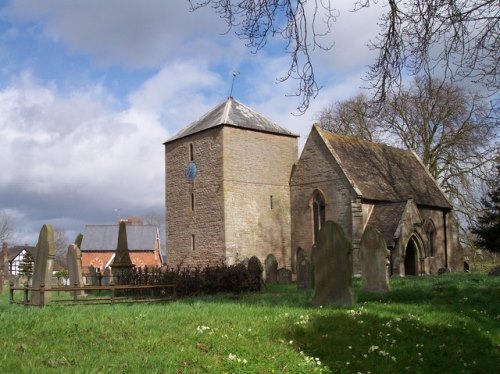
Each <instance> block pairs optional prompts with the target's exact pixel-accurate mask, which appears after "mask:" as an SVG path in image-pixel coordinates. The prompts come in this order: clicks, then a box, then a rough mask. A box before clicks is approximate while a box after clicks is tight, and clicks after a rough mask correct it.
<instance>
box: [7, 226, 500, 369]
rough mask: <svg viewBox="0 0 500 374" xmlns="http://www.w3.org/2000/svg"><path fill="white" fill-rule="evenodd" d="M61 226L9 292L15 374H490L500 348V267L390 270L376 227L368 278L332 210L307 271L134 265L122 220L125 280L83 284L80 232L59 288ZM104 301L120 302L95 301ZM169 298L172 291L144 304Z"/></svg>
mask: <svg viewBox="0 0 500 374" xmlns="http://www.w3.org/2000/svg"><path fill="white" fill-rule="evenodd" d="M124 227H125V226H124ZM51 230H52V229H51V227H50V226H49V225H44V226H43V227H42V229H41V232H40V238H39V242H38V244H37V248H38V251H37V256H36V261H35V264H34V273H33V280H32V284H31V286H29V287H11V290H10V292H3V293H2V295H1V296H0V318H1V320H2V330H1V332H0V343H1V344H2V351H3V352H4V354H3V355H2V356H1V357H0V368H1V369H2V372H18V371H21V372H32V371H36V372H53V371H54V370H56V371H61V372H65V371H70V370H71V371H76V372H92V371H94V372H96V371H97V372H104V371H118V372H136V371H144V370H146V371H152V372H178V373H187V372H261V373H271V372H290V373H312V372H319V373H321V372H323V373H330V372H332V373H335V372H345V373H350V372H353V373H357V372H394V373H396V372H398V373H399V372H424V371H429V372H454V373H455V372H456V373H460V372H464V373H468V372H485V373H486V372H492V371H491V370H492V368H494V367H495V366H496V365H497V364H498V362H499V359H500V353H499V351H498V347H499V344H500V328H499V326H500V322H499V316H500V277H498V276H490V275H487V274H486V273H443V274H442V275H435V276H427V277H418V276H413V277H411V276H408V277H390V278H389V277H388V266H389V265H388V261H387V253H386V252H385V251H386V247H385V243H384V240H383V238H382V236H381V234H380V232H378V230H376V229H374V228H367V230H366V231H365V233H364V235H363V238H362V240H361V243H360V248H361V259H362V266H361V268H362V273H361V276H354V275H353V274H354V273H353V262H352V244H351V243H350V242H349V240H348V239H347V238H346V237H345V235H344V234H343V232H342V228H341V227H340V226H339V225H337V224H336V223H335V222H331V221H327V222H326V224H325V225H324V226H323V228H322V230H321V231H320V236H319V241H318V243H317V248H316V249H315V254H316V255H315V256H314V258H313V259H312V261H311V259H309V258H308V257H307V256H305V255H304V256H301V258H300V261H299V263H298V266H297V269H296V273H293V272H292V271H290V270H289V269H285V268H280V269H278V266H277V262H276V261H275V259H274V258H273V256H272V255H270V256H268V258H267V259H266V261H265V263H264V264H261V263H260V261H259V259H258V258H257V257H252V258H250V259H248V261H244V262H242V263H240V264H236V265H231V266H228V265H223V264H221V265H220V266H219V267H207V268H185V269H177V271H173V270H171V271H169V270H168V269H163V270H160V269H156V270H154V271H153V270H151V271H148V270H146V269H133V267H131V266H130V261H129V259H127V255H126V243H124V239H123V230H121V233H122V234H121V235H122V238H121V239H120V238H119V239H118V243H119V244H118V248H117V256H116V258H117V261H116V263H114V266H113V270H112V271H113V274H114V275H115V276H113V277H112V281H111V282H106V283H107V284H106V285H103V280H104V278H105V277H104V276H103V275H100V272H97V271H96V272H95V276H94V278H93V279H94V280H93V281H92V283H94V284H96V285H83V283H84V282H83V279H82V271H81V254H80V252H79V250H78V246H77V245H76V244H72V245H70V246H69V248H68V270H69V277H70V279H71V284H70V285H68V286H66V287H59V286H52V287H51V286H49V287H46V285H51V279H50V276H49V274H50V273H51V272H50V267H51V266H52V260H53V243H52V242H51ZM367 258H369V261H370V262H373V264H374V265H373V266H371V267H369V268H366V267H364V266H363V261H365V260H366V259H367ZM40 263H42V264H43V266H40ZM155 272H156V273H155ZM99 275H100V276H99ZM160 275H162V276H163V277H164V278H165V279H164V280H163V281H161V280H160V278H161V277H160ZM141 280H142V281H141ZM148 280H149V284H148ZM167 289H168V290H170V291H172V292H171V293H169V292H165V294H164V295H163V296H162V297H159V295H158V293H155V292H156V291H159V290H164V291H166V290H167ZM68 290H69V291H68ZM14 292H17V293H19V294H20V295H21V297H20V299H17V300H18V301H20V302H19V303H17V302H16V301H15V300H12V298H13V296H12V295H13V293H14ZM58 293H61V294H65V293H67V294H69V297H66V298H65V297H62V296H60V295H58ZM98 293H100V294H98ZM160 293H161V292H160ZM167 293H168V295H166V294H167ZM104 299H107V301H105V302H104V303H109V304H112V305H113V307H110V306H108V305H95V304H101V302H102V300H104ZM158 300H162V301H167V302H166V303H146V304H145V303H143V301H158ZM12 301H14V302H12ZM20 304H21V305H20ZM23 304H24V305H23ZM68 304H72V305H73V306H72V307H69V306H67V305H68ZM92 304H94V305H92ZM28 305H36V306H45V307H43V308H26V306H28ZM96 342H98V343H97V344H95V343H96ZM81 347H86V348H85V353H84V354H82V351H81ZM103 348H104V349H103ZM131 352H134V355H132V356H133V357H132V356H131V355H130V353H131Z"/></svg>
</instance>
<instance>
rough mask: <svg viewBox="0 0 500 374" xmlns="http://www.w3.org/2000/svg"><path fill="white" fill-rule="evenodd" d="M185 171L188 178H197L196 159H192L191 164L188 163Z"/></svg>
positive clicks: (190, 179)
mask: <svg viewBox="0 0 500 374" xmlns="http://www.w3.org/2000/svg"><path fill="white" fill-rule="evenodd" d="M184 173H185V174H186V179H187V180H189V181H192V180H194V178H196V164H195V163H194V161H190V162H189V164H187V165H186V168H185V170H184Z"/></svg>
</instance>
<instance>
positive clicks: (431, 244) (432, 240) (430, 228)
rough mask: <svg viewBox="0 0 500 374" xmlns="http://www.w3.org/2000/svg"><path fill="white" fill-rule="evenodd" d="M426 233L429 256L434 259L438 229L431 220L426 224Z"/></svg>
mask: <svg viewBox="0 0 500 374" xmlns="http://www.w3.org/2000/svg"><path fill="white" fill-rule="evenodd" d="M425 233H426V235H427V255H428V256H431V257H433V256H434V255H435V254H436V227H435V226H434V223H433V222H432V221H430V220H429V221H427V222H426V224H425Z"/></svg>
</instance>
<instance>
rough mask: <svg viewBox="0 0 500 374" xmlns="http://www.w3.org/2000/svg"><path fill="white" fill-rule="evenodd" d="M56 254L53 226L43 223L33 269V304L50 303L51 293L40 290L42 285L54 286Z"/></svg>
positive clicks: (46, 288)
mask: <svg viewBox="0 0 500 374" xmlns="http://www.w3.org/2000/svg"><path fill="white" fill-rule="evenodd" d="M55 255H56V245H55V242H54V231H53V230H52V226H50V225H43V226H42V229H41V230H40V235H39V236H38V243H37V245H36V257H35V264H34V269H33V283H32V287H33V289H34V290H33V291H31V304H34V305H39V306H44V305H47V304H49V303H50V298H51V293H50V292H43V294H42V292H41V291H40V290H39V289H40V287H41V286H43V287H44V288H45V290H50V288H51V286H52V267H53V264H54V258H55Z"/></svg>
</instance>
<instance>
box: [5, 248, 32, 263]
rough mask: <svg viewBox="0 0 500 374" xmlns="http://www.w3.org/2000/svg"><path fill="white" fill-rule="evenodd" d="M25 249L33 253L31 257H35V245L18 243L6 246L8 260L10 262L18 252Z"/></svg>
mask: <svg viewBox="0 0 500 374" xmlns="http://www.w3.org/2000/svg"><path fill="white" fill-rule="evenodd" d="M24 249H26V252H30V253H31V254H32V255H33V258H35V257H36V247H31V246H26V245H18V246H14V247H10V248H8V251H9V252H8V253H9V258H8V261H9V262H12V261H13V260H14V259H15V258H16V257H17V256H19V254H20V253H21V252H22V251H23V250H24Z"/></svg>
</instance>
